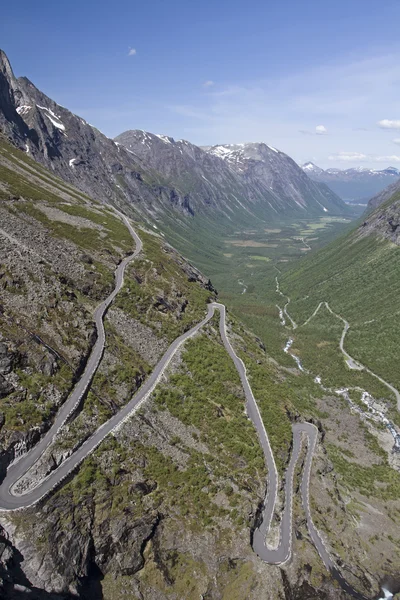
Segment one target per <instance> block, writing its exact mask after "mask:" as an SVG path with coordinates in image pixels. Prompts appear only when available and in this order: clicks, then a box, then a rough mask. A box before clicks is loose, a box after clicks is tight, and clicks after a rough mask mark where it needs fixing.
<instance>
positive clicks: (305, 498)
mask: <svg viewBox="0 0 400 600" xmlns="http://www.w3.org/2000/svg"><path fill="white" fill-rule="evenodd" d="M117 212H118V214H119V216H120V217H121V218H122V219H123V220H124V222H125V224H126V225H127V227H128V229H129V231H130V233H131V235H132V237H133V239H134V240H135V243H136V249H135V251H134V253H133V254H132V255H130V256H128V257H126V258H125V259H124V260H123V261H122V262H121V263H120V264H119V266H118V267H117V269H116V271H115V288H114V290H113V292H112V293H111V294H110V295H109V296H108V298H107V299H106V300H105V301H104V302H102V303H101V304H100V305H99V306H98V307H97V308H96V310H95V313H94V320H95V323H96V327H97V341H96V343H95V345H94V347H93V349H92V352H91V355H90V357H89V360H88V363H87V365H86V368H85V371H84V373H83V374H82V376H81V378H80V380H79V381H78V383H77V384H76V386H75V388H74V389H73V391H72V393H71V394H70V396H69V397H68V399H67V400H66V402H65V403H64V404H63V406H62V407H61V409H60V410H59V412H58V414H57V416H56V418H55V421H54V423H53V425H52V427H51V428H50V429H49V430H48V432H47V433H46V434H45V435H44V437H43V438H42V439H41V440H40V441H39V442H38V444H37V445H36V446H35V447H33V448H32V449H31V450H30V451H29V452H27V453H26V454H24V455H22V456H21V457H20V458H18V459H17V460H15V461H14V462H13V463H12V464H11V465H10V466H9V468H8V470H7V473H6V476H5V478H4V480H3V482H2V484H1V486H0V510H1V511H13V510H18V509H23V508H27V507H28V506H32V505H33V504H35V503H36V502H38V500H40V499H42V498H43V497H44V496H46V495H47V494H48V493H49V492H51V490H53V489H54V488H55V487H56V486H58V485H59V484H60V483H61V482H62V481H63V480H64V479H65V478H66V477H67V476H68V475H69V474H70V473H71V472H72V471H73V470H74V469H75V468H76V467H77V466H78V465H79V464H80V463H81V462H82V461H83V460H84V459H85V458H86V457H87V456H88V455H89V454H90V453H91V452H93V451H94V450H95V448H97V446H98V445H99V444H100V443H101V442H102V441H103V440H104V439H105V437H106V436H107V435H109V434H110V433H111V432H114V431H116V430H117V429H119V428H120V427H121V425H122V424H123V423H124V421H125V420H127V419H128V418H129V417H131V416H132V414H133V413H134V412H135V411H137V410H138V408H139V407H140V406H141V404H142V403H143V402H144V401H145V400H146V399H147V398H148V397H149V395H150V394H151V393H152V391H153V390H154V388H155V387H156V385H157V384H158V382H159V380H160V378H161V377H162V375H163V373H164V372H165V370H166V368H167V366H168V364H169V363H170V361H171V359H172V357H173V356H174V354H175V353H176V351H177V350H178V348H179V347H180V346H181V345H182V344H183V343H184V342H185V341H186V340H188V339H189V338H191V337H193V336H194V335H195V334H196V333H197V332H198V331H199V330H200V329H201V328H202V327H203V326H204V325H206V323H208V322H209V321H210V319H211V318H212V317H213V316H214V314H215V311H216V310H218V311H219V313H220V320H219V330H220V335H221V338H222V342H223V344H224V347H225V349H226V351H227V352H228V354H229V356H230V357H231V359H232V360H233V362H234V364H235V367H236V369H237V371H238V374H239V376H240V380H241V383H242V386H243V390H244V393H245V397H246V411H247V415H248V417H249V418H250V419H251V421H252V422H253V424H254V426H255V428H256V430H257V434H258V437H259V440H260V444H261V446H262V449H263V452H264V456H265V461H266V464H267V467H268V479H267V496H266V498H265V502H264V507H263V512H262V520H261V524H260V526H259V527H258V528H257V529H256V530H255V531H254V534H253V549H254V551H255V552H256V554H257V555H258V556H259V557H260V558H261V559H262V560H263V561H265V562H267V563H270V564H275V565H280V564H283V563H285V562H287V561H288V560H289V559H290V558H291V554H292V539H293V530H292V498H293V480H294V475H295V471H296V465H297V462H298V460H299V457H300V455H301V450H302V446H303V439H304V438H306V439H307V452H306V455H305V462H304V468H303V474H302V481H301V486H300V491H301V497H302V502H303V507H304V511H305V514H306V519H307V526H308V530H309V533H310V537H311V539H312V541H313V543H314V544H315V547H316V549H317V551H318V553H319V555H320V557H321V558H322V560H323V562H324V564H325V566H326V568H327V569H328V570H329V571H330V572H331V573H332V575H333V576H334V577H335V578H336V579H337V580H338V581H339V583H340V585H341V586H342V588H343V589H345V590H346V591H347V592H348V593H349V594H351V595H352V596H353V597H355V598H358V599H360V600H365V597H364V596H362V595H361V594H359V593H358V592H356V591H355V590H354V589H353V588H351V586H349V585H348V584H347V582H346V581H345V580H344V579H343V577H342V576H341V575H340V573H339V572H338V571H337V569H336V567H335V564H334V562H333V560H332V559H331V557H330V554H329V552H328V551H327V549H326V547H325V545H324V543H323V541H322V538H321V536H320V534H319V533H318V531H317V529H316V527H315V526H314V524H313V521H312V518H311V512H310V503H309V486H310V474H311V465H312V459H313V454H314V450H315V447H316V444H317V441H318V430H317V428H316V427H315V425H313V424H311V423H295V424H294V425H293V450H292V454H291V459H290V462H289V466H288V468H287V471H286V475H285V484H284V496H285V506H284V510H283V512H282V515H281V519H280V524H279V541H278V544H277V545H276V547H273V548H272V547H270V546H269V545H268V544H267V542H266V536H267V535H268V532H269V531H270V528H271V523H272V519H273V517H274V513H275V506H276V503H277V496H278V490H279V485H280V483H279V477H278V472H277V468H276V464H275V459H274V455H273V452H272V449H271V446H270V442H269V439H268V434H267V432H266V429H265V427H264V423H263V420H262V418H261V414H260V411H259V408H258V405H257V402H256V400H255V398H254V395H253V392H252V389H251V386H250V383H249V381H248V377H247V373H246V367H245V364H244V362H243V361H242V359H241V358H240V357H238V356H237V354H236V353H235V351H234V349H233V347H232V345H231V343H230V341H229V338H228V334H227V330H226V310H225V306H224V305H223V304H220V303H217V302H213V303H210V304H209V305H208V312H207V315H206V316H205V318H204V319H203V320H202V321H201V322H200V323H198V324H197V325H195V326H194V327H193V328H192V329H190V330H189V331H187V332H186V333H184V334H183V335H181V336H180V337H178V338H177V339H176V340H175V341H174V342H173V343H172V344H171V345H170V346H169V348H168V349H167V351H166V352H165V354H164V355H163V357H162V358H161V360H160V361H159V362H158V364H157V365H156V366H155V368H154V370H153V372H152V373H151V375H150V376H149V378H148V379H147V381H146V382H145V383H144V384H143V385H142V387H141V388H140V389H139V391H138V392H137V393H136V394H135V395H134V396H133V397H132V398H131V400H130V401H129V402H128V403H127V404H126V405H125V406H124V407H123V408H122V409H121V410H120V411H119V412H118V413H117V414H115V415H114V416H112V417H111V418H110V419H109V420H108V421H107V422H106V423H104V424H103V425H102V426H101V427H99V428H98V429H97V430H96V431H95V433H93V435H92V436H91V437H89V438H88V439H87V440H86V441H85V442H84V443H83V444H82V445H81V446H80V447H79V448H78V449H77V450H76V451H75V452H74V453H73V454H72V455H71V456H70V457H69V458H67V459H66V460H64V462H62V463H61V465H60V466H59V467H58V468H57V469H55V470H54V471H52V472H51V473H50V474H49V475H48V476H47V477H46V478H44V479H42V480H41V481H40V482H38V484H37V485H36V487H34V488H33V489H32V488H31V489H30V490H29V491H26V492H24V493H21V494H17V493H16V492H15V490H14V488H15V485H16V483H17V482H18V481H19V479H20V478H21V477H22V476H23V475H25V474H26V473H27V472H28V471H29V469H30V468H31V467H32V466H33V465H34V464H35V462H36V461H37V460H38V459H39V458H40V456H41V455H42V454H43V453H44V451H45V450H46V448H47V447H48V446H49V444H51V442H52V441H53V440H54V438H55V436H56V435H57V433H58V432H59V430H60V429H61V428H62V427H63V425H64V424H65V422H66V420H67V419H68V417H69V416H70V415H71V413H73V412H74V411H75V410H76V408H77V407H78V405H79V402H80V400H81V399H82V397H83V395H84V394H85V393H86V391H87V390H88V388H89V386H90V383H91V381H92V379H93V376H94V374H95V372H96V369H97V368H98V366H99V363H100V361H101V358H102V355H103V351H104V346H105V331H104V324H103V319H104V316H105V314H106V311H107V309H108V307H109V306H110V304H111V303H112V301H113V300H114V298H115V296H116V295H117V294H118V292H119V290H120V289H121V288H122V286H123V283H124V273H125V269H126V267H127V265H128V264H129V263H130V262H131V261H132V260H133V259H134V258H135V257H136V256H138V254H139V253H140V251H141V249H142V242H141V240H140V238H139V237H138V235H137V234H136V232H135V231H134V229H133V227H132V226H131V224H130V222H129V221H128V219H127V218H126V217H125V216H124V215H123V214H122V213H120V212H119V211H117ZM277 291H279V293H281V292H280V290H279V283H278V281H277ZM282 295H283V294H282ZM289 302H290V299H288V303H289ZM288 303H287V304H288ZM286 306H287V305H286ZM286 306H285V309H286ZM285 314H287V312H286V310H285ZM287 316H288V318H289V319H290V321H291V322H292V326H293V328H295V327H296V324H295V323H294V321H293V320H292V319H291V318H290V316H289V315H288V314H287Z"/></svg>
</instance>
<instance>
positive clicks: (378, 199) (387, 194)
mask: <svg viewBox="0 0 400 600" xmlns="http://www.w3.org/2000/svg"><path fill="white" fill-rule="evenodd" d="M399 191H400V181H396V182H395V183H392V184H391V185H389V186H388V187H387V188H385V189H384V190H383V191H382V192H380V193H379V194H377V195H376V196H374V197H373V198H371V199H370V200H369V202H368V211H371V210H375V209H376V208H378V206H381V204H384V203H385V202H387V201H388V200H390V199H391V198H392V197H394V196H395V195H396V194H397V193H398V192H399Z"/></svg>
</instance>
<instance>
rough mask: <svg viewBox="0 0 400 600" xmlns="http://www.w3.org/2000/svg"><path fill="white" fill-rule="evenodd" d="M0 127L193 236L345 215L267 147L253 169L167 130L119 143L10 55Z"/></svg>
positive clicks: (1, 60) (93, 188) (72, 178)
mask: <svg viewBox="0 0 400 600" xmlns="http://www.w3.org/2000/svg"><path fill="white" fill-rule="evenodd" d="M0 127H1V129H2V131H3V132H4V133H5V134H6V135H7V136H8V137H9V138H10V139H11V140H13V142H14V143H15V144H16V145H17V146H18V147H19V148H21V149H22V150H24V151H25V152H26V153H29V154H30V155H31V156H32V157H33V158H34V159H35V160H37V161H39V162H40V163H41V164H42V165H44V166H46V167H47V168H49V169H50V170H51V171H53V172H54V173H55V174H56V175H58V176H59V177H61V178H62V179H64V180H65V181H67V182H68V183H71V184H73V185H74V186H76V187H77V188H79V189H80V190H81V191H83V192H84V193H86V194H88V195H90V196H92V197H95V198H97V199H98V200H100V201H102V202H111V203H113V204H114V205H116V206H120V207H122V206H124V207H126V209H127V210H129V211H130V214H132V215H136V216H137V217H139V218H141V219H142V220H144V221H146V222H148V223H151V224H157V225H156V226H159V227H161V228H162V227H164V228H169V229H170V230H171V231H173V232H174V233H175V234H177V231H178V230H179V232H180V235H181V234H182V235H183V236H184V237H186V238H190V237H191V235H190V234H188V230H189V231H192V230H193V229H196V230H198V229H199V228H200V229H201V228H203V229H205V230H208V229H209V228H210V224H211V226H212V223H214V224H215V225H214V226H215V230H216V232H220V231H221V228H225V229H228V230H230V231H232V230H234V229H235V227H236V226H237V224H246V223H247V224H249V225H250V224H251V223H254V222H255V221H257V220H258V219H260V218H261V219H266V220H271V219H277V218H286V217H288V218H290V217H293V216H306V215H307V216H314V215H322V214H323V213H324V212H329V213H330V214H338V213H343V212H346V207H345V206H344V204H343V203H342V202H341V201H340V200H339V199H338V198H337V197H336V196H335V195H334V194H332V193H329V192H328V190H327V189H326V188H324V187H321V186H320V184H316V183H315V182H312V181H311V180H309V179H308V178H307V176H306V175H305V174H304V173H303V172H302V171H301V169H300V168H298V167H297V166H296V165H295V163H294V162H293V161H292V160H291V159H290V158H289V157H287V156H286V155H285V154H283V153H281V152H278V151H276V152H275V151H272V150H270V149H268V147H267V146H265V145H264V144H259V145H257V144H255V145H252V144H250V145H248V146H246V148H245V149H244V150H243V152H244V154H246V156H244V158H245V159H246V160H248V163H249V164H248V166H249V168H248V169H245V170H243V169H242V168H241V167H240V165H239V163H238V164H237V165H236V166H235V165H233V164H232V161H227V157H226V156H225V158H222V157H221V156H218V153H217V152H216V151H215V148H214V149H211V150H209V151H205V150H203V149H201V148H198V147H196V146H194V145H193V144H190V143H189V142H184V141H180V142H175V141H174V140H173V139H172V138H169V137H166V136H156V135H152V134H149V133H146V132H140V131H134V132H127V133H125V134H121V136H118V138H117V139H116V140H111V139H109V138H107V137H106V136H105V135H103V134H102V133H101V132H100V131H98V130H97V129H96V128H95V127H93V126H91V125H90V124H88V123H87V122H86V121H85V120H84V119H82V118H80V117H78V116H76V115H74V114H73V113H71V112H70V111H69V110H67V109H66V108H64V107H62V106H60V105H58V104H57V103H56V102H54V101H53V100H52V99H50V98H49V97H47V96H46V95H45V94H43V93H42V92H41V91H40V90H38V89H37V88H36V87H35V85H34V84H33V83H32V82H30V81H29V80H28V79H27V78H25V77H20V78H16V77H15V75H14V73H13V71H12V69H11V66H10V63H9V61H8V59H7V57H6V55H5V54H4V52H1V53H0ZM221 148H222V147H221ZM255 148H258V151H257V152H256V151H255ZM248 153H249V156H247V154H248ZM239 154H240V152H239ZM281 169H282V170H283V172H284V175H282V176H280V175H279V171H280V170H281ZM176 241H177V243H178V242H179V239H178V236H177V237H176Z"/></svg>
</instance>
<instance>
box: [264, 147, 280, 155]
mask: <svg viewBox="0 0 400 600" xmlns="http://www.w3.org/2000/svg"><path fill="white" fill-rule="evenodd" d="M267 148H269V149H270V150H272V151H273V152H276V153H277V154H279V150H277V149H276V148H274V147H273V146H267Z"/></svg>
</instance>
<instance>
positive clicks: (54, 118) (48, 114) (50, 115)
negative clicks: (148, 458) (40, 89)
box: [36, 104, 65, 131]
mask: <svg viewBox="0 0 400 600" xmlns="http://www.w3.org/2000/svg"><path fill="white" fill-rule="evenodd" d="M36 106H37V107H38V108H40V109H41V110H45V111H46V112H45V113H44V114H45V115H46V117H47V118H48V119H49V120H50V121H51V122H52V123H53V125H54V127H57V129H61V131H65V125H63V124H62V122H61V121H60V117H58V116H57V115H56V114H54V113H53V111H52V110H51V109H50V108H46V106H40V105H39V104H36Z"/></svg>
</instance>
